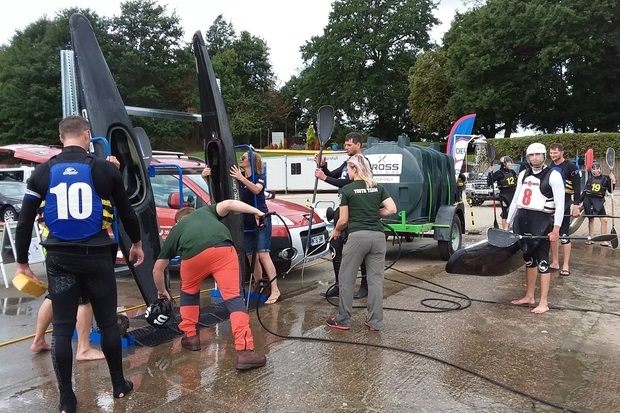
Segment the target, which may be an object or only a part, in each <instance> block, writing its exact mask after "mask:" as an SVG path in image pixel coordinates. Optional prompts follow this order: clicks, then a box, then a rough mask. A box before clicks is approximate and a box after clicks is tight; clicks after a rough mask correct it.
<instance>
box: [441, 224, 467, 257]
mask: <svg viewBox="0 0 620 413" xmlns="http://www.w3.org/2000/svg"><path fill="white" fill-rule="evenodd" d="M461 228H462V227H461V219H460V218H459V217H458V215H456V214H454V216H452V225H450V241H437V243H438V245H439V256H440V257H441V259H442V260H444V261H448V259H449V258H450V257H451V256H452V254H454V251H456V250H458V249H459V248H461V244H462V242H463V233H462V232H461Z"/></svg>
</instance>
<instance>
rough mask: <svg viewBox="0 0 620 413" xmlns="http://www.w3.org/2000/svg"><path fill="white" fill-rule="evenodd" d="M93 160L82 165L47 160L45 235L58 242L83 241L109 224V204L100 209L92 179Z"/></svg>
mask: <svg viewBox="0 0 620 413" xmlns="http://www.w3.org/2000/svg"><path fill="white" fill-rule="evenodd" d="M94 161H95V158H94V157H90V156H89V157H88V158H87V160H86V162H75V161H73V162H63V161H61V160H59V159H57V158H56V157H53V158H52V159H51V160H50V182H49V187H48V190H47V194H46V196H45V204H44V205H43V220H44V222H45V226H46V227H47V229H48V230H49V233H50V235H51V236H53V237H54V238H57V239H59V240H61V241H84V240H87V239H90V238H92V237H94V236H95V235H97V234H98V233H99V232H100V231H101V230H102V229H105V228H107V227H109V226H110V225H111V223H112V221H113V218H114V217H113V212H112V206H111V204H110V202H109V201H107V202H106V203H107V204H108V205H105V206H104V200H103V199H101V197H100V196H99V194H98V193H97V191H96V190H95V187H94V185H93V179H92V165H93V164H94Z"/></svg>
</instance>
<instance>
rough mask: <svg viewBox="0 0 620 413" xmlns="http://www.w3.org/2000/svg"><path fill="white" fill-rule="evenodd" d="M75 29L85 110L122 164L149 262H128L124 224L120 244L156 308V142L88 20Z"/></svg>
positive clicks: (74, 20) (75, 20) (73, 24)
mask: <svg viewBox="0 0 620 413" xmlns="http://www.w3.org/2000/svg"><path fill="white" fill-rule="evenodd" d="M69 26H70V29H71V42H72V48H73V52H74V54H75V64H76V72H77V82H78V89H79V97H80V99H79V101H80V104H81V109H82V111H83V112H84V111H85V114H86V116H87V117H88V120H89V121H90V125H91V133H92V135H93V136H98V137H99V136H100V137H104V138H105V139H107V141H108V143H109V148H110V153H111V154H112V155H113V156H116V158H117V159H118V161H119V162H120V170H121V173H122V175H123V181H124V183H125V190H126V191H127V195H129V200H130V201H131V204H132V206H133V208H134V210H135V211H136V214H137V215H138V219H139V221H140V231H141V235H140V237H141V239H142V248H143V250H144V262H143V263H142V264H141V265H140V266H138V267H134V266H133V265H132V263H130V262H129V261H128V257H129V248H130V247H131V241H130V239H129V237H128V236H127V233H126V232H125V230H124V228H123V226H122V223H121V224H120V225H119V237H118V238H119V239H118V242H119V246H120V248H121V251H122V252H123V255H124V256H125V259H126V260H127V264H128V267H129V270H130V272H131V274H132V275H133V277H134V279H135V281H136V284H137V285H138V288H139V289H140V293H141V294H142V298H143V299H144V302H145V303H146V304H150V303H152V302H153V301H155V300H156V299H157V288H156V287H155V283H154V282H153V266H154V263H155V260H156V259H157V256H158V255H159V251H160V248H161V245H160V239H159V227H158V225H157V215H156V212H155V200H154V198H153V192H152V190H151V184H150V180H149V174H148V165H149V161H150V156H151V147H150V143H149V141H148V138H147V137H146V134H145V133H144V131H143V130H142V129H141V128H136V129H134V128H133V126H132V124H131V120H130V119H129V115H128V114H127V110H126V109H125V103H124V102H123V99H122V98H121V95H120V93H119V92H118V88H117V87H116V83H115V82H114V78H113V77H112V74H111V73H110V69H109V68H108V64H107V62H106V60H105V58H104V57H103V54H102V52H101V48H100V47H99V43H98V42H97V38H96V37H95V33H94V31H93V28H92V26H91V24H90V22H89V21H88V19H87V18H86V17H85V16H83V15H81V14H74V15H72V16H71V18H70V20H69Z"/></svg>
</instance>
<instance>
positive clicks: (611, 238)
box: [572, 230, 618, 242]
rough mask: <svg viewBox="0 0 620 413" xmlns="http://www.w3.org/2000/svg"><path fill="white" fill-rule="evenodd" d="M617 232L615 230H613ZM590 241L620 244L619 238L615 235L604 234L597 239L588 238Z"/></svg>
mask: <svg viewBox="0 0 620 413" xmlns="http://www.w3.org/2000/svg"><path fill="white" fill-rule="evenodd" d="M612 231H615V230H612ZM578 238H579V237H572V239H578ZM588 239H589V240H590V241H594V242H604V241H611V242H614V240H616V242H618V236H617V235H616V234H614V233H611V234H603V235H597V236H596V237H592V238H588Z"/></svg>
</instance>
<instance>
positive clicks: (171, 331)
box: [128, 303, 255, 347]
mask: <svg viewBox="0 0 620 413" xmlns="http://www.w3.org/2000/svg"><path fill="white" fill-rule="evenodd" d="M254 305H255V304H254ZM250 308H253V307H250ZM229 316H230V314H229V312H228V310H227V309H226V306H225V305H224V303H220V304H215V305H211V306H208V307H202V308H201V309H200V318H199V321H198V328H201V327H212V326H214V325H216V324H218V323H221V322H222V321H227V320H228V318H229ZM143 317H144V316H140V317H138V318H143ZM180 319H181V317H180V315H179V309H178V307H175V320H177V321H176V322H175V323H173V324H171V325H168V326H166V327H165V328H155V327H153V326H150V325H148V326H146V327H142V328H137V329H135V330H130V331H129V332H128V334H130V335H132V336H134V338H135V340H136V344H138V345H140V346H143V347H156V346H158V345H160V344H164V343H168V342H170V341H172V340H174V339H175V338H178V337H181V336H182V335H183V333H182V332H181V330H179V327H178V323H179V321H180Z"/></svg>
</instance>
